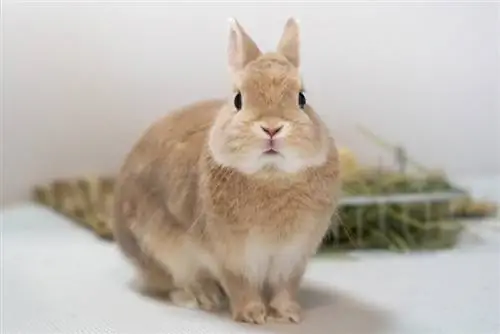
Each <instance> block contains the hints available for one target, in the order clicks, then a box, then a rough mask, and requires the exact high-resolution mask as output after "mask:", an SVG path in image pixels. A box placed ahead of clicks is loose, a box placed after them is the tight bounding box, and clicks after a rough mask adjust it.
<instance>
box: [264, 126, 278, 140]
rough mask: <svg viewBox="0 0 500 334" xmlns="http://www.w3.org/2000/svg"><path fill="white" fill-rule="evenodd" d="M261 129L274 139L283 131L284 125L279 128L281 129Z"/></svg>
mask: <svg viewBox="0 0 500 334" xmlns="http://www.w3.org/2000/svg"><path fill="white" fill-rule="evenodd" d="M261 129H262V131H264V132H265V133H267V134H268V135H269V137H271V138H272V137H274V136H275V135H276V134H277V133H278V132H280V131H281V129H283V125H281V126H279V127H274V128H268V127H264V126H261Z"/></svg>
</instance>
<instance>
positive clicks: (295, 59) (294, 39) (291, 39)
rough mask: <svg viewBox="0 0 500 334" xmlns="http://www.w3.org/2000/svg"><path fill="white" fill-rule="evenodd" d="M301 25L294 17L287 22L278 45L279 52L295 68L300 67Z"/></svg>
mask: <svg viewBox="0 0 500 334" xmlns="http://www.w3.org/2000/svg"><path fill="white" fill-rule="evenodd" d="M299 30H300V29H299V23H298V22H297V20H296V19H294V18H293V17H291V18H289V19H288V21H286V24H285V29H284V30H283V34H282V35H281V39H280V42H279V44H278V52H279V53H281V54H282V55H283V56H285V57H286V59H288V61H289V62H290V63H292V64H293V65H294V66H295V67H299V66H300V32H299Z"/></svg>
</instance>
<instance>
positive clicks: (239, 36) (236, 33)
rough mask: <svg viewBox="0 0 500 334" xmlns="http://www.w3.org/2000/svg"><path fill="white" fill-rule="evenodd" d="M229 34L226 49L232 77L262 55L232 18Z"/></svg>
mask: <svg viewBox="0 0 500 334" xmlns="http://www.w3.org/2000/svg"><path fill="white" fill-rule="evenodd" d="M229 24H230V34H229V47H228V58H229V59H228V60H229V67H230V69H231V72H232V74H233V75H235V76H238V74H239V73H240V72H241V70H243V69H244V68H245V66H246V65H247V64H248V63H249V62H251V61H252V60H255V59H257V58H258V57H259V56H260V55H261V54H262V53H261V51H260V50H259V48H258V47H257V45H256V44H255V42H254V41H253V40H252V39H251V38H250V37H249V36H248V35H247V33H246V32H245V31H244V30H243V28H242V27H241V26H240V24H239V23H238V21H236V20H235V19H234V18H230V19H229Z"/></svg>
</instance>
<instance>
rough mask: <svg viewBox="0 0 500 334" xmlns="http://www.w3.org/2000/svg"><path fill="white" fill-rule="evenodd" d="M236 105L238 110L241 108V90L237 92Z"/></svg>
mask: <svg viewBox="0 0 500 334" xmlns="http://www.w3.org/2000/svg"><path fill="white" fill-rule="evenodd" d="M234 107H235V108H236V110H238V111H239V110H240V109H241V93H240V92H238V94H236V96H235V97H234Z"/></svg>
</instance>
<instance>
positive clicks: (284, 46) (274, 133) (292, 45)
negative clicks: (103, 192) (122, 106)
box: [113, 19, 340, 324]
mask: <svg viewBox="0 0 500 334" xmlns="http://www.w3.org/2000/svg"><path fill="white" fill-rule="evenodd" d="M228 57H229V67H230V70H231V74H232V76H233V87H232V88H233V89H232V93H231V94H230V96H229V97H228V98H227V99H223V100H209V101H202V102H198V103H195V104H192V105H189V106H186V107H184V108H181V109H179V110H176V111H173V112H171V113H169V114H168V115H167V116H165V117H164V118H162V119H160V120H159V121H157V122H156V123H155V124H153V125H152V127H151V128H149V129H148V130H147V132H146V133H145V134H144V135H143V137H142V138H141V139H140V140H139V141H138V143H137V144H136V145H135V147H134V148H133V150H132V151H131V152H130V154H129V155H128V157H127V159H126V161H125V163H124V165H123V168H122V170H121V172H120V175H119V178H118V183H117V187H116V203H115V218H116V219H115V222H114V224H113V225H114V226H113V231H114V235H115V237H116V240H117V242H118V244H119V246H120V248H121V250H122V251H123V252H124V254H126V256H127V257H128V258H130V259H131V260H132V261H133V263H135V265H136V267H137V268H138V272H139V274H140V275H141V278H142V282H143V283H144V287H145V288H146V289H147V290H149V291H150V292H154V293H161V292H164V293H166V294H167V295H168V296H169V297H170V299H171V300H172V302H173V303H175V304H178V305H183V306H189V307H200V308H202V309H205V310H215V309H218V308H220V307H221V306H222V305H223V304H224V302H225V300H228V301H229V304H230V309H231V313H232V316H233V319H235V320H237V321H243V322H250V323H258V324H261V323H264V322H266V320H275V321H285V322H299V321H300V320H301V310H300V305H299V304H298V302H297V299H296V295H297V289H298V287H299V284H300V281H301V278H302V275H303V273H304V271H305V268H306V265H307V262H308V259H309V258H310V257H311V256H312V255H313V254H314V253H315V252H316V250H317V248H318V246H319V245H320V243H321V241H322V238H323V236H324V234H325V232H326V231H327V229H328V227H329V224H330V218H331V216H332V214H333V213H334V210H335V208H336V202H337V196H338V193H339V185H340V184H339V182H340V181H339V161H338V156H337V150H336V147H335V144H334V141H333V139H332V138H331V136H330V135H329V133H328V130H327V128H326V126H325V125H324V124H323V122H322V121H321V120H320V118H319V116H318V115H317V114H316V113H315V112H314V111H313V109H312V107H311V106H310V105H308V104H307V101H306V97H305V93H304V88H303V83H302V80H301V77H300V74H299V61H300V57H299V27H298V24H297V22H296V21H295V20H294V19H289V20H288V21H287V23H286V26H285V29H284V32H283V36H282V37H281V40H280V42H279V45H278V48H277V51H276V52H272V53H264V54H263V53H261V51H260V50H259V49H258V47H257V46H256V44H255V43H254V42H253V41H252V39H251V38H250V37H249V36H248V35H247V34H246V33H245V31H244V30H243V29H242V27H241V26H240V25H239V24H238V23H237V22H236V21H235V20H231V29H230V39H229V50H228Z"/></svg>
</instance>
